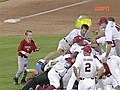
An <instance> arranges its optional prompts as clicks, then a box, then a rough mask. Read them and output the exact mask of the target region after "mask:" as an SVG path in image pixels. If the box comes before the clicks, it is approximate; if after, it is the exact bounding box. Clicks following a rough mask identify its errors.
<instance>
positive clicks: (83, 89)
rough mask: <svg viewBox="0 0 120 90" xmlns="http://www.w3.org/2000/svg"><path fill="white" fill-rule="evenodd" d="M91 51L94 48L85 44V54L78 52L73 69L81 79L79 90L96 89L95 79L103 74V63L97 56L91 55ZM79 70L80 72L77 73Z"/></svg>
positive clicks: (78, 78) (79, 79)
mask: <svg viewBox="0 0 120 90" xmlns="http://www.w3.org/2000/svg"><path fill="white" fill-rule="evenodd" d="M91 52H92V49H91V47H90V46H84V48H83V54H84V56H83V55H81V54H78V56H77V58H76V62H75V64H74V67H73V71H74V73H75V76H76V78H77V80H78V81H79V85H78V90H96V87H95V81H96V79H97V80H98V79H99V78H100V77H101V76H102V74H103V70H104V67H103V65H102V64H101V63H100V62H99V61H98V60H97V59H96V58H94V57H93V56H91ZM78 71H79V74H78V73H77V72H78ZM96 72H97V75H96Z"/></svg>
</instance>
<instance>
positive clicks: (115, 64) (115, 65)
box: [107, 56, 120, 85]
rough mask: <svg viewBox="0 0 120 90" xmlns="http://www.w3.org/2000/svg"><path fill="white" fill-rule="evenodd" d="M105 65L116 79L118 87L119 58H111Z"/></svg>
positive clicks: (119, 83)
mask: <svg viewBox="0 0 120 90" xmlns="http://www.w3.org/2000/svg"><path fill="white" fill-rule="evenodd" d="M107 63H108V66H109V68H110V72H111V73H112V75H113V77H114V78H115V79H116V81H117V83H118V85H120V57H118V56H111V57H110V59H108V60H107Z"/></svg>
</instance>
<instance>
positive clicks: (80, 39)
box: [74, 35, 84, 43]
mask: <svg viewBox="0 0 120 90" xmlns="http://www.w3.org/2000/svg"><path fill="white" fill-rule="evenodd" d="M74 39H75V41H76V43H80V42H83V40H84V38H82V37H81V36H80V35H78V36H76V37H75V38H74Z"/></svg>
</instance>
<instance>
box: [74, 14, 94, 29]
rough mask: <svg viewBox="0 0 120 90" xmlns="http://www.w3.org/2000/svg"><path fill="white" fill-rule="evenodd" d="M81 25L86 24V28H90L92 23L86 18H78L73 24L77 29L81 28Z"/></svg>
mask: <svg viewBox="0 0 120 90" xmlns="http://www.w3.org/2000/svg"><path fill="white" fill-rule="evenodd" d="M83 24H87V25H88V26H91V25H92V21H91V19H90V18H88V17H87V16H82V15H81V16H79V18H78V19H77V20H76V22H75V26H76V27H77V28H81V26H82V25H83Z"/></svg>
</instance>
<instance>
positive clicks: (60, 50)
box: [44, 39, 70, 60]
mask: <svg viewBox="0 0 120 90" xmlns="http://www.w3.org/2000/svg"><path fill="white" fill-rule="evenodd" d="M68 48H70V46H69V44H68V43H67V42H66V41H65V40H64V39H62V40H60V42H59V45H58V48H57V50H56V51H53V52H51V53H50V54H48V55H47V56H46V57H45V58H44V60H52V59H54V58H56V57H58V56H60V55H63V54H64V53H65V52H66V50H68Z"/></svg>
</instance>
